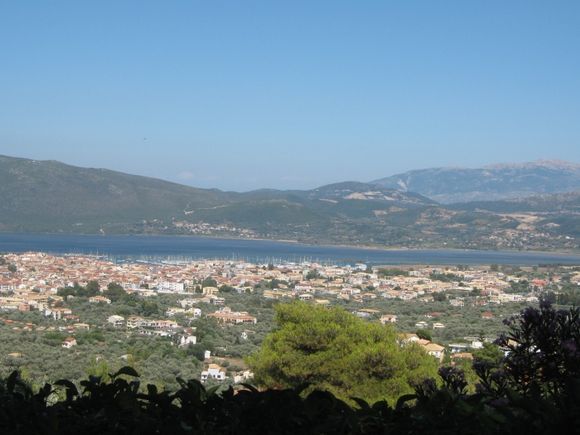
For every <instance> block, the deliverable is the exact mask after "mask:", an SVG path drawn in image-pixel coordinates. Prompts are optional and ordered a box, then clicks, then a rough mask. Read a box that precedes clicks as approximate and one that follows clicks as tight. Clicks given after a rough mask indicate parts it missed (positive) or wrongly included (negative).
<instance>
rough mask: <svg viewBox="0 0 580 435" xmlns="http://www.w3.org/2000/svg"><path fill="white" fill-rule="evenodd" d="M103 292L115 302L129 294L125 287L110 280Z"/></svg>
mask: <svg viewBox="0 0 580 435" xmlns="http://www.w3.org/2000/svg"><path fill="white" fill-rule="evenodd" d="M103 294H104V295H105V296H106V297H108V298H109V299H110V300H111V301H113V302H117V301H119V300H121V299H123V298H124V297H125V296H127V292H126V291H125V289H124V288H123V287H122V286H121V285H119V284H118V283H116V282H110V283H109V285H108V286H107V290H105V291H104V292H103Z"/></svg>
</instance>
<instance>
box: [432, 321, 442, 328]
mask: <svg viewBox="0 0 580 435" xmlns="http://www.w3.org/2000/svg"><path fill="white" fill-rule="evenodd" d="M443 328H445V325H444V324H443V323H441V322H435V323H433V329H443Z"/></svg>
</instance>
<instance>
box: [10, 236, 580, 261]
mask: <svg viewBox="0 0 580 435" xmlns="http://www.w3.org/2000/svg"><path fill="white" fill-rule="evenodd" d="M27 251H38V252H46V253H52V254H91V255H102V256H106V257H110V258H113V259H118V260H123V259H127V260H150V261H158V260H172V261H180V260H183V261H187V260H192V259H202V258H207V259H233V260H247V261H253V262H282V261H293V262H300V261H315V262H322V263H332V264H341V265H344V264H353V263H356V262H363V263H366V264H373V265H376V264H394V265H395V264H441V265H445V264H449V265H456V264H494V263H495V264H513V265H537V264H568V265H570V264H580V255H572V254H556V253H549V252H517V251H477V250H456V249H429V250H427V249H425V250H423V249H421V250H400V249H395V250H380V249H364V248H349V247H341V246H325V245H305V244H300V243H289V242H274V241H265V240H240V239H220V238H206V237H190V236H115V235H108V236H95V235H68V234H67V235H64V234H63V235H60V234H7V233H3V234H0V252H27Z"/></svg>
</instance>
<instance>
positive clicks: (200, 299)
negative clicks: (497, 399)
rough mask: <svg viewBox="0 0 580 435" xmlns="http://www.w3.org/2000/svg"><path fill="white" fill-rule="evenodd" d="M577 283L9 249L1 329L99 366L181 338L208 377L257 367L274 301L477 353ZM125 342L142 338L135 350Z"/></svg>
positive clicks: (12, 353) (21, 362)
mask: <svg viewBox="0 0 580 435" xmlns="http://www.w3.org/2000/svg"><path fill="white" fill-rule="evenodd" d="M579 282H580V269H579V268H577V267H563V266H560V267H557V266H551V267H527V268H523V267H521V268H520V267H513V266H498V265H485V266H462V265H457V266H445V267H443V266H428V265H418V266H386V265H385V266H368V265H366V264H353V265H340V266H339V265H328V264H318V263H311V262H303V263H292V262H281V263H279V264H272V263H269V264H254V263H249V262H245V261H231V260H196V261H188V262H182V263H169V262H163V261H158V262H154V263H144V262H122V263H116V262H114V261H112V260H109V259H105V258H99V257H94V256H85V255H64V256H56V255H49V254H45V253H36V252H29V253H22V254H4V255H2V256H0V310H1V314H0V324H1V325H2V326H0V330H1V331H2V334H3V336H7V334H10V335H11V336H12V337H18V334H21V335H22V334H24V335H22V336H21V338H20V339H18V338H16V339H14V340H7V341H6V340H5V342H4V343H3V345H2V346H3V348H2V352H4V354H3V355H1V356H2V358H4V360H5V362H7V363H9V364H7V366H9V367H14V366H16V367H26V364H27V363H31V361H30V360H31V358H30V356H31V355H28V357H29V358H28V360H27V353H29V352H27V349H26V345H25V343H26V340H31V342H35V345H36V344H37V343H36V342H37V338H38V336H42V337H44V338H43V340H44V341H43V343H44V344H49V345H52V347H53V348H54V349H57V348H59V347H60V349H61V351H60V353H59V354H58V355H57V354H56V353H55V355H57V356H55V358H56V359H59V358H65V359H66V358H67V352H74V351H75V349H79V348H80V347H82V346H80V344H81V342H83V343H84V347H83V349H84V350H83V352H80V353H79V355H83V357H88V356H90V357H91V361H92V362H91V364H92V365H93V366H94V365H98V364H99V362H100V363H104V362H105V361H108V360H111V359H112V355H111V352H108V351H107V350H106V348H107V347H111V346H113V347H114V346H117V347H118V348H119V349H118V350H117V351H115V352H116V355H115V358H117V359H122V360H124V361H131V362H132V363H133V364H137V363H138V362H139V358H141V362H142V364H143V366H146V365H147V364H148V362H147V361H148V360H149V359H151V358H147V356H143V355H141V356H139V354H140V353H139V352H138V351H137V350H135V348H136V347H139V346H146V344H147V343H151V344H152V345H153V346H154V347H163V346H170V347H171V348H173V349H180V350H181V352H182V353H181V354H179V355H180V358H182V359H184V360H185V359H187V360H188V361H189V360H194V361H195V362H194V363H193V365H192V366H191V370H193V371H194V372H195V376H196V377H197V378H198V379H200V380H201V381H202V382H217V383H219V382H230V383H238V382H245V381H247V380H248V379H251V377H252V373H251V371H250V370H249V369H248V367H247V366H246V364H245V363H244V357H246V356H248V354H249V353H251V352H252V351H253V350H255V349H256V348H257V347H258V346H259V345H260V343H261V341H262V340H263V338H264V336H265V335H266V334H267V333H268V332H269V331H270V330H271V329H272V327H273V326H274V325H273V316H274V314H273V313H274V309H273V307H274V306H275V305H276V304H277V303H279V302H284V301H292V300H300V301H304V303H309V304H315V305H320V306H331V305H339V306H342V307H344V308H345V309H346V310H348V311H349V312H351V313H353V314H354V315H356V316H358V317H360V318H363V319H367V320H368V321H376V322H380V323H382V324H385V325H387V324H388V325H393V326H394V327H396V328H397V330H399V331H400V339H401V344H404V343H409V342H414V343H417V344H419V345H420V346H422V347H423V349H424V350H425V352H427V353H428V354H430V355H432V356H433V357H434V358H436V359H437V360H438V361H439V362H441V363H442V362H443V361H455V360H457V359H459V358H464V359H471V358H472V355H471V352H472V351H475V350H478V349H482V348H484V346H486V345H489V343H491V342H492V341H493V339H494V338H495V337H496V336H497V333H498V332H500V331H501V328H502V320H503V319H505V318H507V317H509V316H510V315H513V314H514V313H516V312H517V311H518V310H519V309H520V308H521V307H523V306H527V305H534V304H536V303H537V302H538V300H539V297H541V296H542V295H546V294H550V295H552V297H554V295H558V294H559V293H560V290H561V288H562V287H563V285H564V284H570V283H571V284H573V285H576V286H578V283H579ZM26 337H28V338H26ZM59 340H60V341H59ZM143 340H145V341H143ZM146 340H149V342H147V341H146ZM125 342H127V343H129V342H130V343H133V345H132V348H131V349H132V350H131V351H128V350H127V349H126V348H124V347H123V346H124V343H125ZM10 343H12V344H10ZM144 343H145V344H144ZM7 346H13V348H9V347H7ZM148 352H150V353H152V352H154V350H151V351H148ZM175 352H176V351H174V350H167V351H166V355H165V357H166V358H168V356H167V355H169V356H171V355H174V356H175V355H178V354H177V353H175ZM143 353H145V352H144V351H142V352H141V354H143ZM88 354H90V355H88ZM68 357H70V355H69V356H68ZM196 358H197V359H196ZM108 364H110V362H108ZM89 365H90V364H89ZM176 365H177V363H176ZM93 368H94V367H93ZM151 372H152V373H153V370H151ZM63 374H67V372H66V371H64V372H63Z"/></svg>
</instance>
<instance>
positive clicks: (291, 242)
mask: <svg viewBox="0 0 580 435" xmlns="http://www.w3.org/2000/svg"><path fill="white" fill-rule="evenodd" d="M3 235H5V236H32V237H33V236H64V237H75V236H76V237H97V238H101V237H104V238H106V237H119V238H120V237H136V238H143V237H152V238H163V237H165V238H180V239H186V238H191V239H206V240H212V239H213V240H232V241H248V242H252V241H257V242H267V243H268V242H269V243H279V244H288V245H293V246H305V247H309V248H331V249H332V248H339V249H357V250H367V251H373V252H376V251H384V252H396V251H408V252H425V251H427V252H428V251H438V252H489V253H494V252H495V253H513V254H538V255H542V254H546V255H555V256H578V257H580V249H578V250H535V249H508V248H506V249H485V248H457V247H456V248H449V247H413V248H409V247H407V246H380V245H366V244H360V245H347V244H333V243H308V242H304V241H300V240H291V239H267V238H263V237H252V238H249V237H233V236H220V235H211V236H208V235H197V234H159V233H155V234H142V233H141V234H124V233H113V234H101V233H65V232H56V233H54V232H2V231H0V237H2V236H3ZM0 252H2V251H1V248H0Z"/></svg>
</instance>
